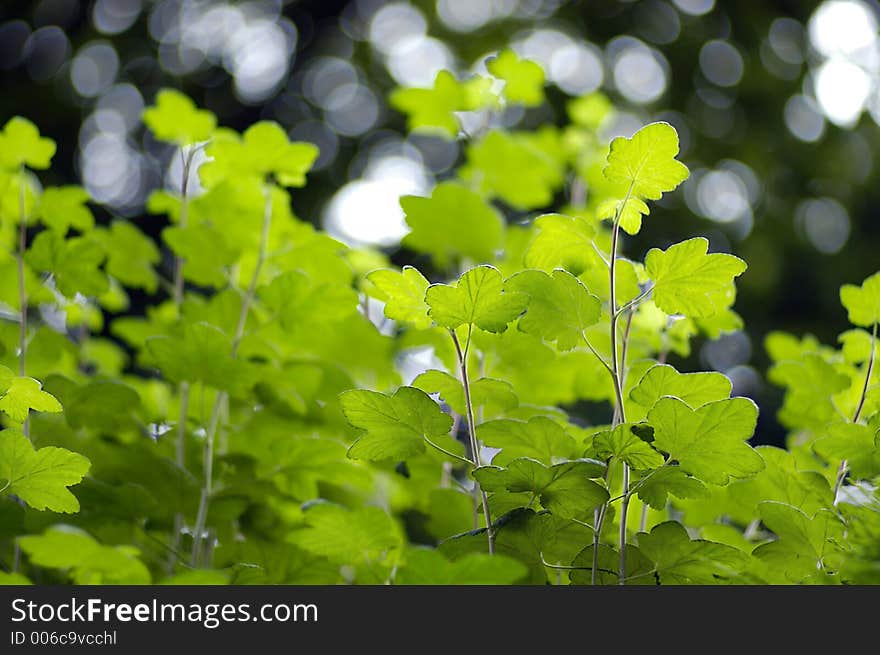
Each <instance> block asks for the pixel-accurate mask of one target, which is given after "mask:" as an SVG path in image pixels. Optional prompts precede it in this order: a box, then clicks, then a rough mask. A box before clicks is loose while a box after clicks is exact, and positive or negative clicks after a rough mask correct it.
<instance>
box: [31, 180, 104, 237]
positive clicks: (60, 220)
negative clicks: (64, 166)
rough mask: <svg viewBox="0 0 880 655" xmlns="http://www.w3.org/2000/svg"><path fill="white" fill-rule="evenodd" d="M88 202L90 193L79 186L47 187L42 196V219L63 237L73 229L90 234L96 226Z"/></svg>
mask: <svg viewBox="0 0 880 655" xmlns="http://www.w3.org/2000/svg"><path fill="white" fill-rule="evenodd" d="M88 200H89V194H88V192H87V191H86V190H85V189H83V188H82V187H79V186H73V185H70V186H62V187H47V188H46V189H45V190H44V191H43V194H42V195H41V196H40V218H41V219H42V220H43V222H44V223H45V224H46V225H47V226H48V227H49V228H50V229H52V230H55V231H56V232H58V233H59V234H60V235H61V236H64V235H65V234H67V231H68V230H69V229H70V228H71V227H73V228H75V229H77V230H79V231H80V232H88V231H89V230H91V229H92V227H94V225H95V217H94V216H92V212H91V210H90V209H89V208H88V206H87V205H86V202H88Z"/></svg>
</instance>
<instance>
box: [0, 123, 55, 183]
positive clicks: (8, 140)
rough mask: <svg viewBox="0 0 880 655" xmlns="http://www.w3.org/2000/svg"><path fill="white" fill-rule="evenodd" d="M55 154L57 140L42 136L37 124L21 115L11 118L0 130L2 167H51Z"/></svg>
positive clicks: (0, 161) (0, 166) (0, 165)
mask: <svg viewBox="0 0 880 655" xmlns="http://www.w3.org/2000/svg"><path fill="white" fill-rule="evenodd" d="M54 156H55V142H54V141H53V140H52V139H49V138H46V137H41V136H40V131H39V130H38V129H37V126H36V125H34V124H33V123H31V122H30V121H29V120H28V119H26V118H22V117H21V116H13V117H12V118H10V119H9V120H8V121H7V122H6V125H5V126H4V127H3V131H2V132H0V168H6V169H10V170H13V169H16V168H19V167H20V166H22V165H24V166H28V167H30V168H35V169H40V170H42V169H46V168H49V166H50V164H51V163H52V157H54Z"/></svg>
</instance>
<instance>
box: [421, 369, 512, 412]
mask: <svg viewBox="0 0 880 655" xmlns="http://www.w3.org/2000/svg"><path fill="white" fill-rule="evenodd" d="M412 386H414V387H416V388H418V389H421V390H422V391H424V392H425V393H438V394H440V399H441V400H442V401H443V402H445V403H447V404H448V405H449V406H450V407H451V408H452V410H453V411H454V412H455V413H456V414H459V415H461V416H464V415H466V414H467V406H466V404H465V400H464V387H463V386H462V384H461V381H460V380H459V379H458V378H455V377H453V376H451V375H450V374H449V373H446V372H445V371H437V370H430V371H425V372H424V373H421V374H419V375H418V376H417V377H416V379H415V380H413V383H412ZM470 392H471V404H472V405H473V407H474V409H478V408H481V407H487V408H488V409H489V410H490V413H491V412H493V411H498V410H501V411H504V410H508V409H512V408H513V407H516V406H517V404H518V403H519V401H518V400H517V397H516V394H515V393H514V392H513V387H511V386H510V384H509V383H508V382H504V381H503V380H496V379H495V378H478V379H477V380H473V381H471V383H470Z"/></svg>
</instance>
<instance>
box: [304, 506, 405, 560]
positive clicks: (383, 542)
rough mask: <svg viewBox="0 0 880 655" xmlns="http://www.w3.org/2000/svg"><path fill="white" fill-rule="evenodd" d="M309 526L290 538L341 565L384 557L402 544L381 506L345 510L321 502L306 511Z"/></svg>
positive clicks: (311, 551) (307, 549) (306, 548)
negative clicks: (387, 552)
mask: <svg viewBox="0 0 880 655" xmlns="http://www.w3.org/2000/svg"><path fill="white" fill-rule="evenodd" d="M305 520H306V527H305V528H303V529H301V530H297V531H296V532H294V533H292V534H291V536H290V537H289V539H288V541H290V542H292V543H294V544H296V545H297V546H299V547H300V548H302V549H303V550H305V551H307V552H309V553H313V554H315V555H320V556H322V557H326V558H328V559H330V560H331V561H333V562H338V563H340V564H349V565H351V564H359V563H361V562H364V561H367V560H370V559H375V558H378V557H381V556H382V554H383V553H384V552H385V551H387V550H389V549H391V548H394V547H395V546H397V545H398V544H399V541H400V538H399V536H398V535H397V531H396V530H395V528H394V524H393V522H392V520H391V517H390V516H388V514H386V513H385V512H384V511H382V510H381V509H379V508H378V507H362V508H359V509H352V510H350V509H346V508H344V507H340V506H339V505H333V504H330V503H319V504H317V505H314V506H312V507H310V508H309V509H308V511H307V512H306V514H305Z"/></svg>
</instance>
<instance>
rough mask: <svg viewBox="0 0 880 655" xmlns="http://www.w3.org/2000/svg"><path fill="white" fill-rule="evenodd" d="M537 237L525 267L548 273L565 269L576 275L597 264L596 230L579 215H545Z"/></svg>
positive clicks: (538, 221)
mask: <svg viewBox="0 0 880 655" xmlns="http://www.w3.org/2000/svg"><path fill="white" fill-rule="evenodd" d="M534 230H535V236H534V237H533V238H532V240H531V242H530V243H529V245H528V246H527V247H526V251H525V258H524V261H525V265H526V266H528V267H529V268H539V269H541V270H542V271H547V272H548V273H549V272H550V271H552V270H553V269H555V268H564V269H566V270H568V271H570V272H571V273H572V274H574V275H580V274H581V273H582V272H583V271H584V270H586V269H588V268H590V267H591V266H593V265H594V263H595V260H596V256H595V253H594V252H593V237H595V236H596V228H595V226H594V225H593V224H592V223H590V222H589V221H587V220H585V219H583V218H580V217H578V216H564V215H562V214H543V215H541V216H538V217H537V218H536V219H535V222H534Z"/></svg>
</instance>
